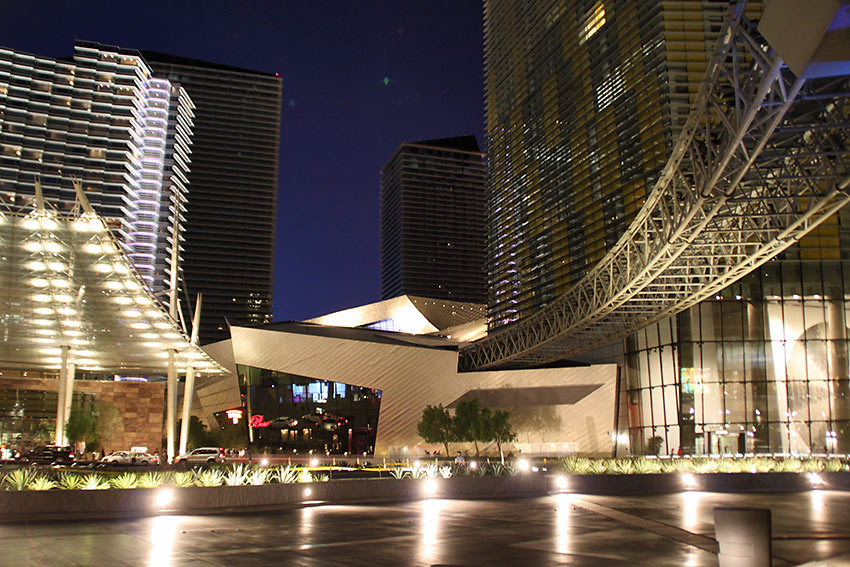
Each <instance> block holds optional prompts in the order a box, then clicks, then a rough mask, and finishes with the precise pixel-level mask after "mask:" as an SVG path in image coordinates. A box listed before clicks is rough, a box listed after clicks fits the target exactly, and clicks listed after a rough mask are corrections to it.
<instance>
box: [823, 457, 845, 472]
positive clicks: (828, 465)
mask: <svg viewBox="0 0 850 567" xmlns="http://www.w3.org/2000/svg"><path fill="white" fill-rule="evenodd" d="M823 470H825V471H826V472H838V471H840V470H841V461H839V460H838V459H827V461H826V462H825V463H824V465H823Z"/></svg>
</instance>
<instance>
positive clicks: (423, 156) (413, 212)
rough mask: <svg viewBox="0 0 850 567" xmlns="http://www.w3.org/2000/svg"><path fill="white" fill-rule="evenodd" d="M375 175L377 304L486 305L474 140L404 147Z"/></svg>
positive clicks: (480, 182)
mask: <svg viewBox="0 0 850 567" xmlns="http://www.w3.org/2000/svg"><path fill="white" fill-rule="evenodd" d="M381 174H382V178H381V281H382V296H383V297H384V299H389V298H391V297H396V296H399V295H402V294H411V295H421V296H425V297H432V298H438V299H446V300H451V301H465V302H471V303H478V304H484V303H486V300H487V276H486V257H487V250H486V246H487V245H486V230H487V229H486V167H485V163H484V155H483V154H482V153H481V150H480V149H479V147H478V143H477V142H476V140H475V137H474V136H462V137H457V138H445V139H439V140H425V141H421V142H412V143H404V144H402V145H401V146H400V147H399V148H398V150H396V152H395V153H394V154H393V156H392V157H391V158H390V160H389V161H388V162H387V164H386V165H385V166H384V169H383V171H382V172H381Z"/></svg>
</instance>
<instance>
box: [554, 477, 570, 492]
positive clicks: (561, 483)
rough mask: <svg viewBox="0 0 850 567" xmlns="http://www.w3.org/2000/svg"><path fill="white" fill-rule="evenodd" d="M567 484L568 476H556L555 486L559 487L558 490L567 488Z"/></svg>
mask: <svg viewBox="0 0 850 567" xmlns="http://www.w3.org/2000/svg"><path fill="white" fill-rule="evenodd" d="M567 486H568V482H567V477H565V476H561V475H558V476H556V477H555V488H557V489H558V490H566V489H567Z"/></svg>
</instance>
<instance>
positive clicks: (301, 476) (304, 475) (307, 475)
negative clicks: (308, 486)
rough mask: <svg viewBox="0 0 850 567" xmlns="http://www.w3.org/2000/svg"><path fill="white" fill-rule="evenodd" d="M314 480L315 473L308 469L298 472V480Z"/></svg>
mask: <svg viewBox="0 0 850 567" xmlns="http://www.w3.org/2000/svg"><path fill="white" fill-rule="evenodd" d="M314 480H315V479H314V478H313V473H311V472H310V471H308V470H307V469H301V470H300V471H299V472H298V482H313V481H314Z"/></svg>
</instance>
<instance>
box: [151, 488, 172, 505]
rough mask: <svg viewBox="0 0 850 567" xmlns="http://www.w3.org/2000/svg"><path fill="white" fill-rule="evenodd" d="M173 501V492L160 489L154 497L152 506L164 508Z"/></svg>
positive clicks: (168, 489)
mask: <svg viewBox="0 0 850 567" xmlns="http://www.w3.org/2000/svg"><path fill="white" fill-rule="evenodd" d="M172 500H174V491H173V490H171V489H170V488H160V489H159V490H157V491H156V496H154V504H155V505H156V507H157V508H165V507H166V506H168V505H169V504H171V501H172Z"/></svg>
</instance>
